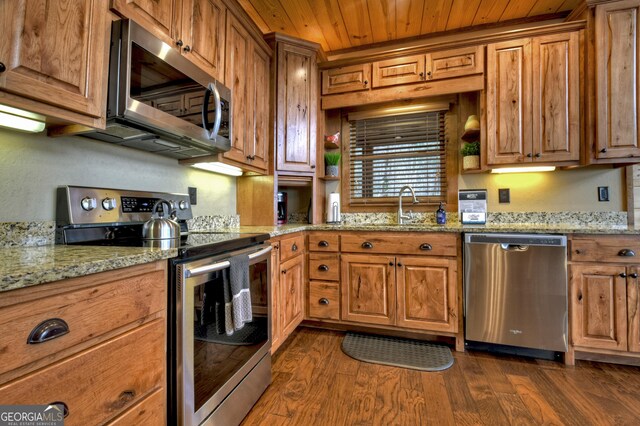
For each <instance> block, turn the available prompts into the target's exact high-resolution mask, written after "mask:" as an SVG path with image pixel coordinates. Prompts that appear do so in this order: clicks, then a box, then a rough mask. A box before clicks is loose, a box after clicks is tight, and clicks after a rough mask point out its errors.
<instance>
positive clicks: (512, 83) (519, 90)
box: [485, 31, 580, 166]
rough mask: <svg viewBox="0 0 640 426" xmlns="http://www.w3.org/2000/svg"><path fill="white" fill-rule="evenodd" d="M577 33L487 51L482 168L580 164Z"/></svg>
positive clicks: (520, 41)
mask: <svg viewBox="0 0 640 426" xmlns="http://www.w3.org/2000/svg"><path fill="white" fill-rule="evenodd" d="M579 76H580V52H579V32H577V31H575V32H569V33H561V34H551V35H546V36H540V37H533V38H526V39H518V40H510V41H505V42H501V43H493V44H489V45H488V46H487V87H486V104H487V105H486V117H487V125H486V129H487V136H486V140H487V144H486V145H487V146H486V156H485V158H486V163H487V165H488V166H496V165H498V166H499V165H507V164H527V163H545V164H549V163H554V164H555V163H559V164H573V163H576V164H577V162H578V161H579V159H580V119H579V106H580V105H579V103H580V93H579Z"/></svg>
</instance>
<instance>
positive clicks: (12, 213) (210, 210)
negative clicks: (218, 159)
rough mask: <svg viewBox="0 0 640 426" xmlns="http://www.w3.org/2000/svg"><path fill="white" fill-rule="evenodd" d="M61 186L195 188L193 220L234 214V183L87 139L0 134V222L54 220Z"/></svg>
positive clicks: (165, 160)
mask: <svg viewBox="0 0 640 426" xmlns="http://www.w3.org/2000/svg"><path fill="white" fill-rule="evenodd" d="M62 185H81V186H95V187H107V188H121V189H137V190H148V191H164V192H179V193H186V192H187V187H189V186H194V187H196V188H198V204H197V205H195V206H193V214H194V216H201V215H211V214H219V215H230V214H236V180H235V178H231V177H228V176H223V175H219V174H215V173H209V172H204V171H200V170H197V169H194V168H191V167H186V166H181V165H179V164H178V162H177V160H174V159H171V158H165V157H161V156H158V155H155V154H151V153H147V152H144V151H138V150H134V149H130V148H124V147H119V146H116V145H112V144H108V143H105V142H98V141H93V140H90V139H86V138H81V137H65V138H48V137H46V136H43V135H31V134H26V133H18V132H13V131H9V130H4V129H0V199H1V200H2V202H1V203H0V222H22V221H43V220H55V193H56V188H57V187H58V186H62Z"/></svg>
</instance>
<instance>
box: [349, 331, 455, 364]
mask: <svg viewBox="0 0 640 426" xmlns="http://www.w3.org/2000/svg"><path fill="white" fill-rule="evenodd" d="M342 352H344V353H345V354H347V355H349V356H350V357H351V358H355V359H357V360H359V361H365V362H372V363H375V364H384V365H392V366H395V367H403V368H411V369H414V370H422V371H441V370H446V369H447V368H449V367H451V366H452V365H453V355H452V354H451V349H449V348H448V347H447V346H445V345H439V344H435V343H427V342H422V341H419V340H410V339H400V338H396V337H384V336H373V335H369V334H358V333H347V335H346V336H345V337H344V340H343V341H342Z"/></svg>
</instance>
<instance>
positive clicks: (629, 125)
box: [591, 0, 640, 162]
mask: <svg viewBox="0 0 640 426" xmlns="http://www.w3.org/2000/svg"><path fill="white" fill-rule="evenodd" d="M639 19H640V1H638V0H625V1H618V2H611V3H605V4H599V5H597V6H596V7H595V28H594V37H595V43H594V44H595V60H594V61H591V62H592V63H595V77H594V83H595V103H594V104H593V108H594V109H595V138H596V139H595V143H594V148H595V149H594V151H595V152H594V156H595V159H605V160H606V159H617V160H622V161H624V159H626V161H632V162H637V161H639V158H640V146H639V143H640V142H639V140H640V139H639V138H640V129H639V127H638V125H639V123H638V122H639V120H640V105H638V101H639V99H640V62H639V61H640V36H639V33H638V21H639Z"/></svg>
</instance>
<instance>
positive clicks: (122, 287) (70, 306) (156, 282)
mask: <svg viewBox="0 0 640 426" xmlns="http://www.w3.org/2000/svg"><path fill="white" fill-rule="evenodd" d="M105 274H106V275H101V274H100V275H94V276H89V277H88V278H89V279H93V280H95V281H96V282H99V280H100V279H101V276H102V277H105V276H106V277H109V276H114V277H116V276H119V273H117V272H115V271H114V272H106V273H105ZM83 279H87V278H83ZM102 280H103V282H104V281H105V278H102ZM166 283H167V280H166V276H165V271H164V270H158V271H153V272H148V273H145V274H141V275H135V276H132V277H127V278H122V279H118V280H116V281H111V282H106V283H104V284H101V285H95V286H93V287H85V288H82V289H78V290H75V291H69V292H66V293H60V294H57V295H55V296H51V297H46V298H42V299H36V300H32V301H29V302H25V303H19V304H16V305H11V306H7V307H5V308H3V309H0V352H2V354H3V357H2V358H3V362H2V363H0V374H2V373H6V372H7V371H10V370H13V369H15V368H18V367H20V366H23V365H27V364H29V363H31V362H33V361H36V360H39V359H42V358H45V357H47V356H51V355H54V354H56V353H57V352H59V351H62V350H65V349H68V348H71V347H72V346H74V345H76V344H79V343H82V342H85V341H87V340H89V339H93V338H95V337H98V336H100V335H103V334H105V333H107V332H109V331H112V330H115V329H117V328H119V327H122V326H125V325H127V324H131V323H134V322H136V321H139V320H140V319H142V318H144V317H146V316H148V315H150V314H152V313H154V312H158V311H161V310H163V309H165V307H166V298H167V296H166V287H167V284H166ZM56 318H57V319H62V320H63V321H64V322H66V324H67V325H68V330H69V332H68V333H67V334H64V335H60V336H59V337H57V338H54V339H51V340H48V341H45V342H43V343H38V344H27V339H28V338H29V336H30V334H31V332H32V330H34V329H35V328H36V327H38V326H39V325H40V324H43V323H44V322H45V321H47V320H51V319H56Z"/></svg>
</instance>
